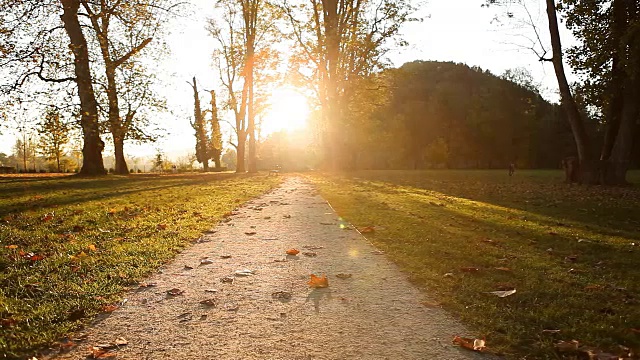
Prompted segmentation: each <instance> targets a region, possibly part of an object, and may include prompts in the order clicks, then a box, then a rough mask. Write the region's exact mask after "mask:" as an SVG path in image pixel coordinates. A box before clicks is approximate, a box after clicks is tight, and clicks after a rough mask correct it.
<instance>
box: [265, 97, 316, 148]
mask: <svg viewBox="0 0 640 360" xmlns="http://www.w3.org/2000/svg"><path fill="white" fill-rule="evenodd" d="M269 102H270V105H271V106H270V107H269V109H268V110H267V114H266V115H265V117H264V119H263V123H262V134H263V135H264V136H267V135H269V134H272V133H274V132H278V131H282V130H285V131H294V130H299V129H302V128H304V127H305V126H306V125H307V120H308V118H309V105H308V103H307V98H306V97H305V96H304V95H302V94H300V93H299V92H297V91H296V90H294V89H291V88H278V89H275V90H274V91H273V93H272V94H271V99H270V100H269Z"/></svg>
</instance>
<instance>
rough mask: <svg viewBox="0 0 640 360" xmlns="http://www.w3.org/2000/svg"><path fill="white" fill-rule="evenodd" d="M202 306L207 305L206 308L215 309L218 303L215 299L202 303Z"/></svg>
mask: <svg viewBox="0 0 640 360" xmlns="http://www.w3.org/2000/svg"><path fill="white" fill-rule="evenodd" d="M200 304H202V305H205V306H211V307H214V306H216V305H217V302H216V300H215V299H207V300H202V301H200Z"/></svg>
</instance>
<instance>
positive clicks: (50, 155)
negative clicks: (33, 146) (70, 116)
mask: <svg viewBox="0 0 640 360" xmlns="http://www.w3.org/2000/svg"><path fill="white" fill-rule="evenodd" d="M38 133H39V134H40V152H41V153H42V154H43V155H44V156H45V158H46V159H47V160H49V161H55V162H56V169H57V170H58V172H60V171H61V168H60V160H61V159H62V157H63V156H64V146H65V145H66V144H67V143H68V142H69V125H68V124H67V123H65V122H64V121H63V120H62V118H61V116H60V113H59V112H58V111H57V110H56V109H55V108H53V107H51V108H49V109H47V111H46V113H45V116H44V119H43V121H42V122H41V123H40V124H39V129H38Z"/></svg>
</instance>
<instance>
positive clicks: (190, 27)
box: [0, 0, 573, 159]
mask: <svg viewBox="0 0 640 360" xmlns="http://www.w3.org/2000/svg"><path fill="white" fill-rule="evenodd" d="M415 1H417V0H415ZM421 2H423V1H421ZM484 2H485V1H484V0H455V1H454V0H427V1H426V2H424V4H423V5H422V6H421V9H420V10H419V12H418V14H417V15H418V16H419V17H422V18H423V19H424V20H423V21H421V22H414V23H410V24H407V25H405V26H404V28H403V29H402V34H403V37H404V39H406V40H407V41H408V42H409V46H407V47H404V48H398V49H392V51H391V52H389V54H388V57H389V59H390V60H391V62H392V64H393V65H394V66H400V65H402V64H403V63H405V62H409V61H413V60H437V61H454V62H459V63H466V64H468V65H470V66H474V65H475V66H479V67H481V68H483V69H488V70H490V71H491V72H492V73H494V74H498V75H499V74H502V73H503V72H504V71H505V70H506V69H512V68H517V67H522V68H525V69H527V70H529V71H530V72H531V74H532V75H533V77H534V80H535V81H536V82H539V83H540V85H541V89H542V94H543V96H545V97H546V98H547V99H549V100H551V101H557V99H558V96H557V94H556V88H557V85H556V83H555V77H554V73H553V68H552V66H551V64H550V63H541V62H539V61H538V58H537V57H536V56H535V54H534V53H533V52H532V51H531V50H529V49H527V48H526V47H529V46H530V43H531V41H530V39H535V33H534V32H533V28H532V27H531V26H530V25H528V24H522V23H521V20H520V19H528V15H527V12H526V11H524V9H523V8H521V7H513V8H510V9H504V8H498V7H491V8H488V9H487V8H482V7H481V5H482V4H483V3H484ZM530 3H531V4H532V5H531V6H530V7H529V8H528V11H529V13H530V14H531V19H532V20H533V23H535V24H537V25H538V26H539V27H540V33H541V38H542V39H543V42H544V43H545V44H546V43H548V40H547V38H548V30H547V23H546V18H545V16H544V10H545V9H544V7H543V5H544V4H543V3H544V2H543V1H531V2H530ZM192 4H193V8H191V11H190V12H189V15H188V16H186V17H182V18H178V19H175V20H172V21H171V22H170V24H169V25H168V26H169V29H170V34H169V36H168V38H167V40H166V41H167V44H168V46H169V48H170V50H171V51H170V54H168V55H167V56H166V57H165V58H164V59H162V61H161V63H159V64H157V68H156V71H157V74H158V75H159V77H160V79H161V80H162V85H161V86H162V90H161V91H162V92H163V93H164V94H165V95H166V97H167V103H168V106H169V108H170V109H171V110H172V111H171V114H165V115H163V116H161V117H160V118H159V119H158V121H159V122H161V123H162V127H164V128H165V130H163V131H162V135H163V138H161V139H160V141H159V142H158V143H156V144H154V145H144V146H134V145H131V144H129V145H126V147H125V152H127V153H136V155H138V157H151V156H153V155H154V154H155V153H156V148H159V149H161V150H162V151H163V152H164V153H165V154H166V155H168V157H169V158H173V159H176V158H178V157H182V156H186V155H187V154H188V153H193V152H194V150H193V148H194V144H195V140H194V136H193V129H192V128H191V126H190V124H189V121H190V119H191V118H192V117H193V93H192V90H191V87H190V86H189V85H188V84H187V81H190V80H191V78H192V77H194V76H197V78H198V83H199V87H200V89H201V90H209V89H212V88H214V87H215V84H216V81H215V79H216V73H215V71H214V69H213V66H212V60H211V54H212V51H213V48H214V42H213V39H212V38H211V37H210V36H209V35H208V33H207V30H206V21H207V18H208V17H211V16H212V15H213V5H212V1H210V0H192ZM536 4H539V5H536ZM507 11H508V12H511V13H514V15H515V16H514V18H513V19H507V18H506V17H505V16H504V14H505V13H506V12H507ZM496 16H498V19H497V20H496ZM562 36H563V40H564V45H565V46H566V45H570V44H571V43H572V42H573V40H572V36H571V34H570V33H569V32H568V31H566V30H565V31H563V33H562ZM203 94H204V92H203ZM274 95H275V99H274V102H275V104H274V106H273V109H274V112H273V113H272V114H271V119H272V120H271V121H270V120H269V115H267V120H266V124H265V128H266V129H268V130H269V131H275V130H277V129H278V124H277V122H275V120H273V119H277V118H280V119H282V117H283V116H290V117H291V118H292V119H299V118H300V117H303V116H305V114H306V112H305V109H304V106H300V102H301V101H304V100H301V99H302V98H301V97H300V96H297V95H296V94H295V91H292V89H286V90H283V91H279V92H278V93H277V94H274ZM201 98H202V102H203V103H204V104H208V101H209V99H208V97H205V96H204V95H203V96H202V97H201ZM288 101H290V102H291V104H297V106H290V107H289V106H287V102H288ZM287 111H290V112H291V113H293V112H295V116H292V115H291V114H287V113H286V112H287ZM270 123H271V124H270ZM296 126H297V127H300V126H302V124H300V123H297V124H296ZM223 127H225V128H226V131H229V126H228V125H227V124H226V123H225V124H223ZM3 132H4V135H2V136H0V152H5V153H7V154H9V153H11V147H12V145H13V143H14V142H15V140H14V135H13V133H12V132H11V131H7V130H4V131H3ZM224 140H225V141H227V140H229V138H228V137H225V139H224ZM110 151H112V150H111V149H110V148H109V147H107V149H106V150H105V156H109V155H110V154H109V152H110Z"/></svg>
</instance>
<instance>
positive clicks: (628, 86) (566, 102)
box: [487, 0, 640, 184]
mask: <svg viewBox="0 0 640 360" xmlns="http://www.w3.org/2000/svg"><path fill="white" fill-rule="evenodd" d="M522 2H523V0H506V1H499V0H488V1H487V5H489V4H497V3H522ZM562 4H563V7H562V11H564V14H565V15H566V17H567V24H568V27H569V28H570V29H571V30H572V31H573V33H574V35H575V36H576V38H577V39H578V40H579V41H580V44H579V45H578V46H576V47H574V48H573V49H570V50H569V60H570V62H571V65H572V66H574V68H575V69H576V70H577V71H578V73H580V74H582V75H583V77H582V84H581V88H580V95H582V96H581V97H582V100H584V101H586V104H583V105H586V106H591V107H595V108H596V109H597V110H598V112H599V113H600V114H602V115H603V121H604V123H605V124H606V131H605V133H604V139H603V146H602V148H601V150H600V157H599V159H598V158H597V157H596V156H595V151H596V149H595V148H594V145H593V144H594V143H595V142H594V141H593V139H592V137H591V136H589V133H588V131H587V130H586V127H587V126H586V125H585V123H586V120H587V119H586V117H585V116H584V113H585V112H583V111H581V110H580V104H578V101H577V98H576V96H575V94H574V92H573V91H572V89H571V87H570V86H569V83H568V81H567V78H566V75H565V69H564V63H563V59H564V56H563V48H562V43H561V39H560V32H559V29H558V8H557V6H556V2H555V1H554V0H546V5H547V19H548V23H549V35H550V39H551V48H552V53H553V55H552V57H551V58H550V59H549V58H545V57H544V56H541V57H540V60H541V61H551V62H552V63H553V65H554V70H555V73H556V78H557V80H558V87H559V90H560V94H561V104H562V106H563V109H564V111H565V114H566V117H567V119H568V120H569V123H570V125H571V129H572V132H573V135H574V139H575V144H576V151H577V154H578V161H579V168H578V169H579V170H578V171H579V174H578V175H579V176H576V177H575V178H577V179H579V181H582V182H586V183H600V184H624V183H626V173H627V169H628V168H629V163H630V160H631V159H630V158H631V154H632V149H633V143H634V140H635V138H636V137H637V133H638V131H637V128H638V126H637V121H638V118H639V116H640V105H638V101H637V98H638V96H640V75H639V74H638V69H639V68H640V30H638V29H640V12H639V6H640V4H639V3H638V1H637V0H630V1H628V0H598V1H577V0H565V1H563V2H562Z"/></svg>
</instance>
